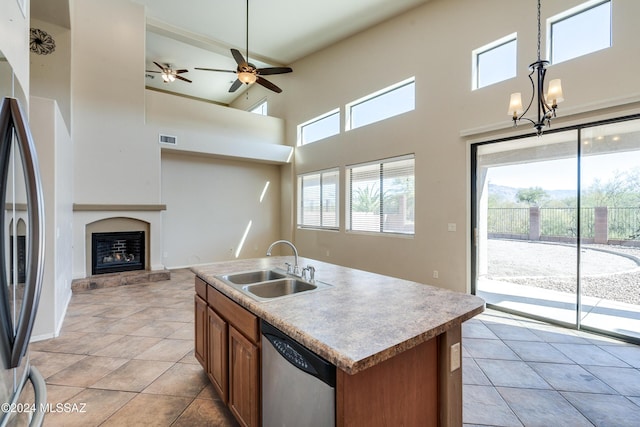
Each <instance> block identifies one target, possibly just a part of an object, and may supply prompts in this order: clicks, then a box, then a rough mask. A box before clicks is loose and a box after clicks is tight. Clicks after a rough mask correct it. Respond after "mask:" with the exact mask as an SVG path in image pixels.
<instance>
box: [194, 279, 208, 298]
mask: <svg viewBox="0 0 640 427" xmlns="http://www.w3.org/2000/svg"><path fill="white" fill-rule="evenodd" d="M196 294H198V296H199V297H200V298H202V299H203V300H205V301H206V300H207V282H205V281H204V280H202V279H201V278H199V277H198V276H196Z"/></svg>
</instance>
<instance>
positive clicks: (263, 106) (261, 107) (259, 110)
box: [249, 99, 267, 116]
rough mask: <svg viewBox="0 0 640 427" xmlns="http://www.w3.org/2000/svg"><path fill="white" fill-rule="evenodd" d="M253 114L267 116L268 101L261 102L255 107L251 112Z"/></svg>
mask: <svg viewBox="0 0 640 427" xmlns="http://www.w3.org/2000/svg"><path fill="white" fill-rule="evenodd" d="M249 111H250V112H251V113H256V114H260V115H263V116H266V115H267V100H266V99H265V100H264V101H261V102H259V103H258V104H256V105H255V106H254V107H252V108H251V109H250V110H249Z"/></svg>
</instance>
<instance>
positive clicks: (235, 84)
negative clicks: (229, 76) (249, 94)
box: [229, 79, 242, 92]
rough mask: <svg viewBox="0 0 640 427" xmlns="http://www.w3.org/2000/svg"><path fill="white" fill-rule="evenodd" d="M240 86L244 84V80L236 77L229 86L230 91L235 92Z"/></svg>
mask: <svg viewBox="0 0 640 427" xmlns="http://www.w3.org/2000/svg"><path fill="white" fill-rule="evenodd" d="M240 86H242V82H241V81H240V79H236V81H235V82H233V84H232V85H231V87H230V88H229V92H235V91H236V90H238V88H239V87H240Z"/></svg>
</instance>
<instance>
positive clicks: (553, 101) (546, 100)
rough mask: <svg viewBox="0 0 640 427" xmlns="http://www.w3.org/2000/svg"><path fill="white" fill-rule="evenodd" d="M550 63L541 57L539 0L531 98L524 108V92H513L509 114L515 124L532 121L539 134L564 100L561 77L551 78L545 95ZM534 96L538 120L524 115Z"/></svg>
mask: <svg viewBox="0 0 640 427" xmlns="http://www.w3.org/2000/svg"><path fill="white" fill-rule="evenodd" d="M549 64H550V62H549V61H546V60H542V59H540V0H538V60H537V61H536V62H534V63H533V64H531V65H529V70H531V72H530V73H529V80H530V81H531V89H532V93H531V100H530V101H529V105H528V106H527V108H526V109H525V110H523V108H522V94H521V93H520V92H517V93H512V94H511V99H510V101H509V111H508V114H509V115H510V116H511V118H512V119H513V125H514V126H517V125H518V122H519V121H520V120H526V121H528V122H531V124H533V127H534V128H535V129H536V133H537V134H538V136H540V135H542V131H543V128H544V127H545V126H551V119H552V118H555V117H556V109H557V108H558V104H559V103H560V102H562V101H564V98H563V95H562V85H561V82H560V79H554V80H551V81H550V82H549V89H548V91H547V94H546V95H545V93H544V78H545V75H546V73H547V69H546V67H547V65H549ZM534 74H535V76H536V77H535V79H536V80H535V81H534V77H533V75H534ZM534 98H535V99H536V104H537V106H538V117H537V120H536V121H534V120H531V119H529V118H527V117H524V116H525V114H527V113H528V112H529V109H530V108H531V106H532V105H533V100H534Z"/></svg>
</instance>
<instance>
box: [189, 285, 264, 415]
mask: <svg viewBox="0 0 640 427" xmlns="http://www.w3.org/2000/svg"><path fill="white" fill-rule="evenodd" d="M195 280H196V306H195V312H196V325H195V328H196V343H195V347H196V351H195V354H196V359H198V361H200V363H201V364H202V366H203V367H204V368H205V370H206V371H207V375H208V376H209V380H210V381H211V383H212V384H213V386H214V388H215V389H216V391H217V392H218V394H219V396H220V398H221V399H222V401H223V402H225V403H226V404H227V405H228V406H229V409H230V410H231V412H232V413H233V415H234V416H235V417H236V419H237V421H238V422H239V423H240V425H242V426H245V427H254V426H260V425H261V422H262V420H261V409H262V408H261V400H260V380H261V378H260V323H259V319H258V318H257V317H256V316H255V315H253V314H252V313H251V312H249V311H247V310H245V309H244V308H243V307H241V306H240V305H238V304H237V303H235V302H234V301H232V300H231V299H229V298H228V297H226V296H225V295H223V294H222V293H221V292H219V291H217V290H216V289H214V288H213V287H212V286H208V285H207V284H206V283H205V282H204V281H203V280H202V279H200V278H199V277H196V279H195ZM203 292H204V297H203V296H202V293H203ZM200 348H202V352H201V354H199V349H200Z"/></svg>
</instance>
